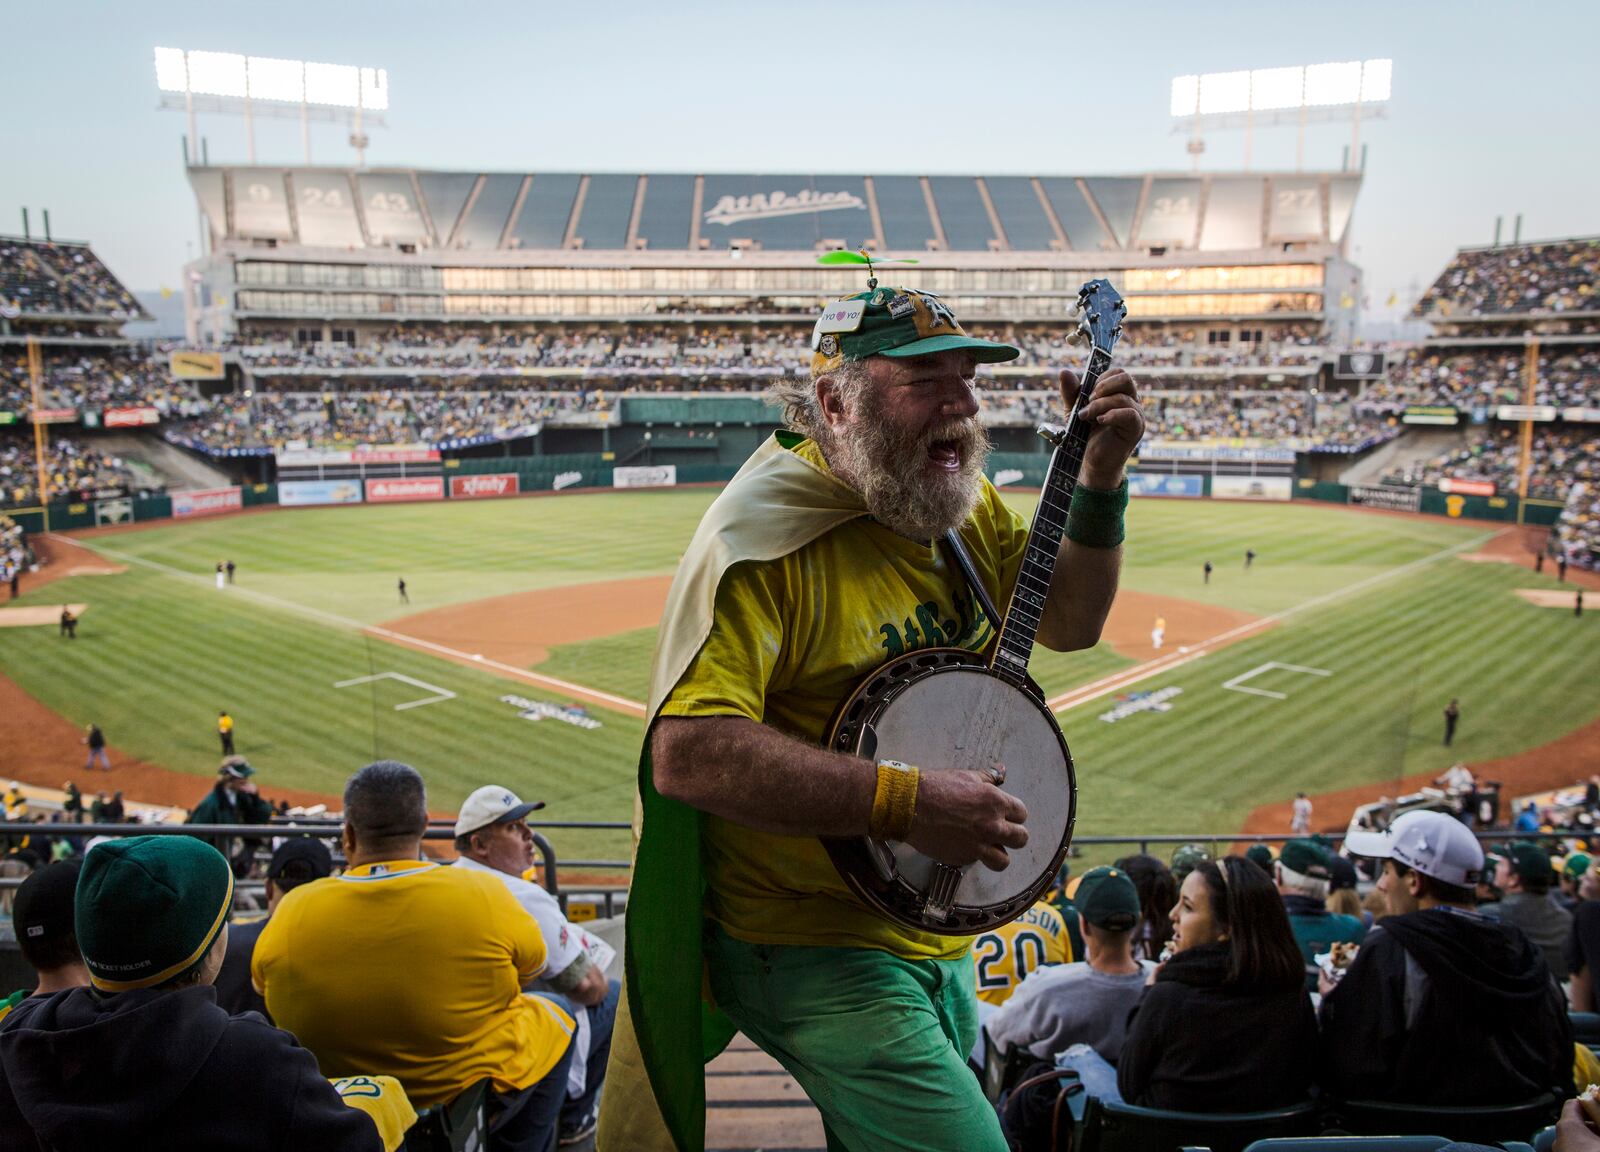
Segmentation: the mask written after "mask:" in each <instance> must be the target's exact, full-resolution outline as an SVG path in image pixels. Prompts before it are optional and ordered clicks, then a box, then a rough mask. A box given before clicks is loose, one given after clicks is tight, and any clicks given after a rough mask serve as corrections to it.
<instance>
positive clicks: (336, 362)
mask: <svg viewBox="0 0 1600 1152" xmlns="http://www.w3.org/2000/svg"><path fill="white" fill-rule="evenodd" d="M972 331H973V333H974V334H975V335H979V336H982V337H984V338H990V339H998V340H1010V341H1013V342H1015V343H1016V344H1017V345H1018V347H1020V348H1022V349H1023V357H1022V359H1021V360H1020V361H1018V364H1019V365H1020V366H1023V367H1029V366H1043V367H1054V366H1056V365H1060V364H1067V363H1076V362H1077V361H1078V360H1080V359H1081V358H1082V354H1081V352H1079V351H1078V350H1076V349H1074V348H1073V347H1072V346H1070V345H1069V344H1068V343H1067V340H1066V335H1067V332H1068V331H1069V329H1068V328H1067V327H1066V326H1053V327H1051V328H1048V329H1045V328H1025V327H1017V328H1015V329H1005V328H998V327H992V328H985V327H982V326H978V327H975V328H974V329H973V330H972ZM1230 335H1231V333H1230ZM1239 337H1240V338H1239V339H1238V340H1233V341H1230V342H1225V343H1209V342H1207V340H1206V339H1205V338H1203V337H1202V335H1201V333H1200V332H1198V331H1197V330H1196V329H1193V328H1175V327H1173V326H1170V325H1151V326H1145V327H1133V328H1130V329H1129V330H1128V331H1127V332H1126V333H1124V335H1123V338H1122V340H1121V342H1120V343H1119V345H1118V357H1119V358H1120V359H1121V360H1122V361H1124V362H1125V363H1129V364H1137V365H1141V366H1144V367H1147V368H1161V367H1167V368H1219V369H1227V368H1255V369H1266V368H1281V367H1289V366H1303V365H1315V364H1318V363H1320V362H1321V361H1322V359H1323V358H1324V354H1325V352H1326V348H1325V346H1324V345H1323V344H1322V343H1321V342H1320V340H1319V338H1318V335H1317V329H1316V327H1315V326H1314V325H1309V324H1278V325H1271V326H1268V327H1265V328H1262V329H1251V330H1247V331H1243V332H1240V333H1239ZM237 350H238V352H239V355H240V358H241V360H242V361H243V362H244V363H245V364H246V365H248V366H250V367H251V368H252V369H254V370H257V371H262V372H266V371H268V370H277V371H278V372H280V373H282V372H284V371H292V372H297V373H304V372H316V371H325V370H350V369H368V370H372V369H386V368H387V369H419V370H420V369H426V370H430V371H437V372H439V373H440V374H445V375H448V374H467V373H473V372H478V373H482V372H491V371H518V370H526V369H529V368H547V369H555V368H563V369H577V368H582V369H585V370H587V371H590V372H599V373H605V372H612V373H617V374H620V375H631V374H638V373H648V372H651V371H667V370H677V371H682V370H690V371H696V372H704V371H725V372H732V373H749V374H755V375H761V374H766V373H770V372H773V371H785V372H793V371H800V370H803V368H804V367H805V365H806V364H807V363H808V362H809V360H810V356H811V351H810V330H809V329H807V328H804V327H793V326H789V327H784V326H766V327H763V326H761V325H751V326H746V327H740V328H732V327H727V326H723V327H716V328H707V327H704V326H699V327H695V328H690V327H688V326H686V325H666V324H661V325H630V326H629V327H628V328H626V329H625V330H621V331H618V330H617V329H615V328H598V327H590V328H582V327H565V326H560V325H539V326H530V327H517V326H497V327H496V328H489V327H486V326H482V325H479V326H473V325H465V324H443V325H421V324H414V325H394V326H392V327H391V328H389V329H387V330H385V331H383V332H381V333H375V334H370V335H368V334H359V335H358V334H355V333H345V334H344V338H343V339H341V340H335V341H330V342H317V343H312V344H306V343H304V342H300V343H296V342H295V340H294V339H293V334H292V333H290V332H288V331H286V330H284V329H281V328H271V329H262V330H258V331H254V332H251V333H250V334H249V336H248V337H247V339H246V340H244V341H241V342H240V343H239V344H238V345H237Z"/></svg>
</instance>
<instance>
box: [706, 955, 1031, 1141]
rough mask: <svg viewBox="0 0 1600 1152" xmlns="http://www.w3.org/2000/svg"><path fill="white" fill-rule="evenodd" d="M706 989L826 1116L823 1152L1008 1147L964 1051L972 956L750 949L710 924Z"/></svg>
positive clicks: (969, 1041)
mask: <svg viewBox="0 0 1600 1152" xmlns="http://www.w3.org/2000/svg"><path fill="white" fill-rule="evenodd" d="M706 959H707V961H708V965H709V968H710V973H711V991H712V994H713V995H714V996H715V997H716V1000H717V1006H718V1007H720V1008H721V1009H722V1010H723V1011H724V1012H726V1013H727V1015H728V1016H729V1018H730V1019H732V1020H733V1022H734V1023H735V1024H737V1025H738V1026H739V1030H740V1031H742V1032H743V1033H744V1034H745V1035H746V1036H748V1037H750V1039H751V1040H752V1041H754V1042H755V1043H756V1044H757V1045H759V1046H760V1047H761V1048H762V1049H764V1050H765V1051H767V1052H768V1053H770V1054H771V1055H772V1056H773V1057H774V1058H775V1059H776V1060H777V1061H778V1062H779V1063H780V1064H782V1065H783V1066H784V1067H785V1068H786V1069H788V1071H789V1074H790V1075H792V1076H793V1077H794V1078H795V1080H796V1081H797V1082H798V1083H799V1085H800V1087H801V1088H803V1089H804V1090H805V1093H806V1095H807V1096H809V1097H811V1100H812V1102H813V1103H815V1104H816V1106H817V1108H818V1109H819V1110H820V1111H821V1113H822V1120H823V1123H824V1125H825V1126H826V1128H827V1133H828V1148H829V1150H830V1152H890V1150H896V1152H944V1150H949V1152H1006V1142H1005V1138H1004V1137H1002V1136H1001V1134H1000V1122H999V1119H998V1118H997V1117H996V1115H995V1111H994V1108H993V1107H991V1106H990V1104H989V1102H988V1101H987V1100H986V1099H984V1095H983V1091H982V1089H981V1088H980V1087H979V1085H978V1080H977V1077H975V1076H974V1075H973V1074H972V1070H971V1069H970V1068H968V1067H967V1062H966V1054H967V1053H968V1052H970V1051H971V1050H972V1045H973V1042H974V1041H975V1040H976V1039H977V1035H978V1012H977V1000H976V998H975V996H974V995H973V973H972V961H971V960H970V959H969V958H967V957H962V958H961V959H960V960H902V959H901V958H900V957H898V956H894V955H891V954H890V953H888V952H880V951H877V950H874V949H869V948H807V947H800V946H796V945H786V944H746V943H744V942H742V941H739V940H734V939H733V938H732V937H730V936H728V935H727V934H726V933H724V932H722V931H720V930H718V929H716V928H712V929H711V930H710V934H709V935H708V936H707V940H706Z"/></svg>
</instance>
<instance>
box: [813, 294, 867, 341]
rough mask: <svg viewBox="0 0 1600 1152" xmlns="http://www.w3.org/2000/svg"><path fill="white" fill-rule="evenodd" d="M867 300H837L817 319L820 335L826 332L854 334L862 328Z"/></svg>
mask: <svg viewBox="0 0 1600 1152" xmlns="http://www.w3.org/2000/svg"><path fill="white" fill-rule="evenodd" d="M866 308H867V302H866V301H865V300H835V301H834V302H833V303H832V304H829V305H828V306H827V307H826V308H824V309H823V310H822V315H821V316H820V317H818V319H817V327H816V331H817V334H818V335H821V334H822V333H824V332H854V331H855V330H856V329H857V328H859V327H861V316H862V313H863V312H865V311H866Z"/></svg>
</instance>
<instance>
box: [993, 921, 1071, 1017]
mask: <svg viewBox="0 0 1600 1152" xmlns="http://www.w3.org/2000/svg"><path fill="white" fill-rule="evenodd" d="M1077 959H1079V958H1078V957H1077V956H1074V955H1073V954H1072V941H1071V938H1070V937H1068V935H1067V923H1066V921H1065V920H1063V919H1062V917H1061V913H1060V912H1058V911H1056V910H1055V909H1054V908H1052V907H1051V906H1050V905H1048V904H1046V903H1044V902H1043V901H1041V902H1039V903H1038V904H1035V905H1034V906H1033V907H1032V908H1029V909H1028V910H1027V911H1026V912H1024V913H1023V914H1022V915H1021V916H1018V917H1017V918H1016V919H1015V920H1013V921H1011V923H1009V924H1002V925H1001V926H1000V927H998V928H995V929H993V930H992V931H989V932H985V933H984V934H983V935H982V936H979V937H978V938H977V939H975V940H973V942H972V962H973V964H974V965H975V966H976V967H977V986H978V999H979V1000H982V1001H983V1002H984V1003H986V1004H1004V1003H1005V1002H1006V1001H1007V1000H1009V999H1011V994H1012V993H1013V992H1015V991H1016V990H1017V985H1018V984H1021V983H1022V981H1023V979H1024V978H1025V977H1026V976H1027V975H1028V973H1029V972H1032V971H1033V970H1034V969H1035V968H1042V967H1044V966H1045V965H1046V964H1069V963H1071V962H1072V961H1074V960H1077Z"/></svg>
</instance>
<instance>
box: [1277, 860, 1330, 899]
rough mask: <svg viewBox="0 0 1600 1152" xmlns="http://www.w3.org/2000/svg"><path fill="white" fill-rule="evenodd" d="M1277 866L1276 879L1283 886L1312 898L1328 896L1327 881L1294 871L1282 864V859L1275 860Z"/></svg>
mask: <svg viewBox="0 0 1600 1152" xmlns="http://www.w3.org/2000/svg"><path fill="white" fill-rule="evenodd" d="M1275 863H1276V864H1277V867H1278V880H1279V882H1280V883H1281V884H1282V885H1283V886H1284V887H1285V888H1292V889H1293V890H1294V891H1296V892H1298V893H1299V894H1300V895H1302V896H1309V897H1311V899H1313V900H1326V899H1327V898H1328V882H1327V881H1326V880H1319V879H1318V878H1317V877H1315V876H1307V875H1305V874H1304V873H1302V872H1296V871H1295V870H1294V869H1293V868H1287V867H1285V866H1284V863H1283V861H1282V860H1278V861H1275Z"/></svg>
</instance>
